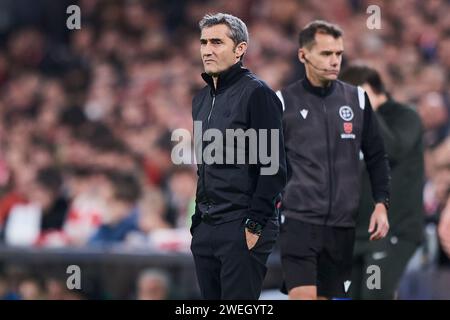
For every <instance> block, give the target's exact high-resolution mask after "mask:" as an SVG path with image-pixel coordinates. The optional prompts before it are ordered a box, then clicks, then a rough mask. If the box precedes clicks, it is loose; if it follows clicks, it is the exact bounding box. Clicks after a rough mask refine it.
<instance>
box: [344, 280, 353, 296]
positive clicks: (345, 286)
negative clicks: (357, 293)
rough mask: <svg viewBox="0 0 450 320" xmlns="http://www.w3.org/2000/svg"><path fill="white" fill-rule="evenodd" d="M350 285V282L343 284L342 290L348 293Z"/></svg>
mask: <svg viewBox="0 0 450 320" xmlns="http://www.w3.org/2000/svg"><path fill="white" fill-rule="evenodd" d="M351 284H352V282H351V281H350V280H347V281H345V282H344V290H345V293H347V292H348V289H349V288H350V285H351Z"/></svg>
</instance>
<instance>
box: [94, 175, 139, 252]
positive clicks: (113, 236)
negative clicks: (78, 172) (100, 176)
mask: <svg viewBox="0 0 450 320" xmlns="http://www.w3.org/2000/svg"><path fill="white" fill-rule="evenodd" d="M106 177H107V182H106V183H105V185H104V187H103V197H104V201H105V204H106V211H105V215H104V216H103V217H102V223H101V225H100V227H99V229H98V230H97V231H96V233H95V234H94V235H93V236H92V238H91V239H90V240H89V244H91V245H105V244H112V243H119V242H121V241H124V240H125V239H126V237H127V235H128V234H129V233H130V232H132V231H136V230H138V218H139V212H138V207H137V205H138V201H139V199H140V197H141V186H140V185H139V182H138V181H137V179H136V178H135V177H134V176H133V175H132V174H126V173H115V172H113V173H110V174H107V175H106Z"/></svg>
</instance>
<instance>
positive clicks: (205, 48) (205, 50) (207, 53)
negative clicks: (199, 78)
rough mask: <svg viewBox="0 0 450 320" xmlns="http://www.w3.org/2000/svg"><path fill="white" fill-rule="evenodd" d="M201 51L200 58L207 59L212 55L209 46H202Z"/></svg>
mask: <svg viewBox="0 0 450 320" xmlns="http://www.w3.org/2000/svg"><path fill="white" fill-rule="evenodd" d="M201 51H202V56H207V57H209V56H210V55H212V49H211V46H210V45H209V44H206V45H204V46H202V48H201Z"/></svg>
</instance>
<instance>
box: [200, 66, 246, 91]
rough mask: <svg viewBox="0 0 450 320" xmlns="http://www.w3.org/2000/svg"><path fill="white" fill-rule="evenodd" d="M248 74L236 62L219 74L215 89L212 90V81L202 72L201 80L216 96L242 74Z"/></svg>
mask: <svg viewBox="0 0 450 320" xmlns="http://www.w3.org/2000/svg"><path fill="white" fill-rule="evenodd" d="M248 72H250V71H249V70H248V69H246V68H244V67H242V62H241V61H238V62H236V63H235V64H234V65H232V66H231V67H230V68H228V69H227V70H225V71H222V72H221V73H219V78H218V79H217V89H215V88H214V80H213V78H212V76H210V75H209V74H207V73H205V72H204V73H202V78H203V80H205V82H206V83H207V84H208V85H209V87H210V88H211V92H212V93H214V94H217V93H219V92H222V91H224V90H225V89H226V88H228V87H229V86H231V85H232V84H233V83H235V82H236V81H237V80H239V79H240V78H241V76H242V75H243V74H245V73H248Z"/></svg>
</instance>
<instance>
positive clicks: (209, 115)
mask: <svg viewBox="0 0 450 320" xmlns="http://www.w3.org/2000/svg"><path fill="white" fill-rule="evenodd" d="M215 102H216V95H215V94H213V100H212V102H211V109H210V110H209V114H208V119H207V121H206V128H205V130H208V129H209V120H210V119H211V115H212V112H213V109H214V104H215ZM202 180H203V188H204V189H205V196H206V202H207V203H208V208H207V209H206V214H208V211H209V208H210V207H211V201H210V199H209V197H208V192H207V189H206V183H205V164H204V163H203V164H202Z"/></svg>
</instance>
